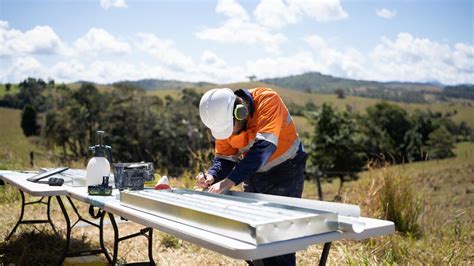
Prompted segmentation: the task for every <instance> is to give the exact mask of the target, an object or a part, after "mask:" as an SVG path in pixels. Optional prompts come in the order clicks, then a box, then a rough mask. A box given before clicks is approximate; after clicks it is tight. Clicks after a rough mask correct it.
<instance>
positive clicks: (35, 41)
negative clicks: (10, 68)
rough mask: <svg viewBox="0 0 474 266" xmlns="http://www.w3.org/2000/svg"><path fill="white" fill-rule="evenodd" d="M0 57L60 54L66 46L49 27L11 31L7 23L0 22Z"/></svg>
mask: <svg viewBox="0 0 474 266" xmlns="http://www.w3.org/2000/svg"><path fill="white" fill-rule="evenodd" d="M0 43H1V45H0V56H6V57H14V56H25V55H29V54H58V53H61V52H62V50H63V49H64V45H63V43H62V42H61V40H60V39H59V37H58V36H57V35H56V33H55V32H54V30H53V29H52V28H51V27H49V26H36V27H34V28H33V29H31V30H29V31H26V32H21V31H19V30H15V29H10V27H9V24H8V22H7V21H0Z"/></svg>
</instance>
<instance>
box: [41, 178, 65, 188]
mask: <svg viewBox="0 0 474 266" xmlns="http://www.w3.org/2000/svg"><path fill="white" fill-rule="evenodd" d="M38 183H40V184H48V185H50V186H55V187H60V186H62V185H63V184H64V179H62V178H60V177H50V178H49V179H48V181H38Z"/></svg>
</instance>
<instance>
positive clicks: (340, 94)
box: [334, 89, 346, 99]
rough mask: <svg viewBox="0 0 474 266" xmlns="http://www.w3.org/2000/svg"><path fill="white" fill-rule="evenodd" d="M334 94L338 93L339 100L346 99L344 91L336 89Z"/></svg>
mask: <svg viewBox="0 0 474 266" xmlns="http://www.w3.org/2000/svg"><path fill="white" fill-rule="evenodd" d="M334 92H335V93H336V95H337V98H338V99H344V98H346V96H345V94H344V90H343V89H336V90H335V91H334Z"/></svg>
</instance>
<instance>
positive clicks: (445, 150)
mask: <svg viewBox="0 0 474 266" xmlns="http://www.w3.org/2000/svg"><path fill="white" fill-rule="evenodd" d="M453 148H454V138H453V137H452V136H451V133H449V131H448V130H447V129H446V127H444V126H441V127H439V128H438V129H436V130H435V131H433V132H432V133H431V134H430V135H429V140H428V156H429V157H430V158H432V159H443V158H448V157H452V156H454V153H453Z"/></svg>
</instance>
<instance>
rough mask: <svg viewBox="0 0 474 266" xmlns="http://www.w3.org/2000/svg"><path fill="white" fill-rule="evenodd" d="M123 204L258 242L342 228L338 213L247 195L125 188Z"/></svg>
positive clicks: (253, 242) (121, 195)
mask: <svg viewBox="0 0 474 266" xmlns="http://www.w3.org/2000/svg"><path fill="white" fill-rule="evenodd" d="M120 198H121V204H122V205H125V206H128V207H132V208H135V209H139V210H142V211H144V212H147V213H151V214H154V215H157V216H160V217H165V218H168V219H172V220H174V221H179V222H181V223H184V224H187V225H192V226H195V227H198V228H201V229H204V230H208V231H212V232H214V233H218V234H222V235H225V236H228V237H232V238H235V239H238V240H241V241H244V242H248V243H252V244H255V245H258V244H265V243H271V242H277V241H283V240H288V239H293V238H298V237H304V236H309V235H315V234H321V233H326V232H331V231H336V230H338V222H337V218H338V215H337V214H336V213H331V212H324V211H320V210H316V209H310V208H301V207H295V206H290V205H285V204H281V203H271V202H266V201H262V200H256V199H251V198H245V197H236V196H229V195H222V194H210V193H206V192H200V191H194V190H186V189H173V190H159V191H157V190H140V191H122V192H121V193H120Z"/></svg>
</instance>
